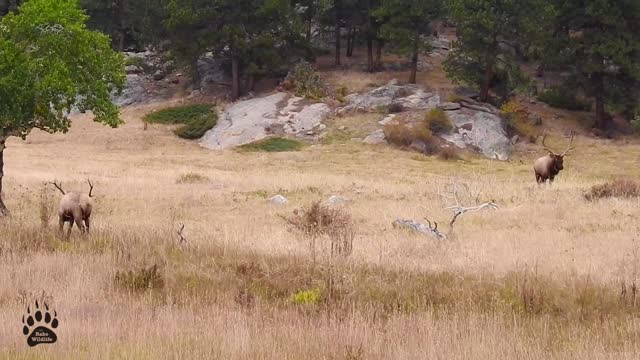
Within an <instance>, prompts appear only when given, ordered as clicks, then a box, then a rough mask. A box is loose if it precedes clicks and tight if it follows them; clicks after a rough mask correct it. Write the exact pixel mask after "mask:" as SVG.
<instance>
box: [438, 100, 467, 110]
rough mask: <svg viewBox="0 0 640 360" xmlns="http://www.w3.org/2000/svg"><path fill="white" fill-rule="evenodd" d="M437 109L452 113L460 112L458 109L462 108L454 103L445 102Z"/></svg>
mask: <svg viewBox="0 0 640 360" xmlns="http://www.w3.org/2000/svg"><path fill="white" fill-rule="evenodd" d="M439 108H440V109H442V110H444V111H453V110H460V108H462V105H460V104H458V103H454V102H445V103H442V104H440V106H439Z"/></svg>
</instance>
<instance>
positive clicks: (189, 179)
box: [176, 172, 209, 184]
mask: <svg viewBox="0 0 640 360" xmlns="http://www.w3.org/2000/svg"><path fill="white" fill-rule="evenodd" d="M208 181H209V178H208V177H206V176H204V175H202V174H198V173H194V172H189V173H186V174H182V175H180V176H179V177H178V179H177V180H176V184H202V183H206V182H208Z"/></svg>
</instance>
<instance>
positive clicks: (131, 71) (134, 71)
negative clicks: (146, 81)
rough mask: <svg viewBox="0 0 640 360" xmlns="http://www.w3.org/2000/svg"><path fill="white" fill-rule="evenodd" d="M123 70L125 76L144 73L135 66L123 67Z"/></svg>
mask: <svg viewBox="0 0 640 360" xmlns="http://www.w3.org/2000/svg"><path fill="white" fill-rule="evenodd" d="M124 70H125V71H126V73H127V74H141V73H143V72H144V70H143V69H142V68H140V67H138V66H135V65H127V66H125V67H124Z"/></svg>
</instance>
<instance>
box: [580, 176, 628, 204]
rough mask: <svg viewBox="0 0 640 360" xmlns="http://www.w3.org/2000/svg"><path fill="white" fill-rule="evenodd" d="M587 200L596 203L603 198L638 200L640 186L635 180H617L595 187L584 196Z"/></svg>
mask: <svg viewBox="0 0 640 360" xmlns="http://www.w3.org/2000/svg"><path fill="white" fill-rule="evenodd" d="M584 197H585V199H587V200H589V201H594V200H598V199H603V198H609V197H617V198H637V197H640V184H639V183H638V182H636V181H634V180H629V179H616V180H614V181H611V182H607V183H604V184H600V185H595V186H593V187H592V188H591V189H590V190H589V191H587V192H586V193H585V195H584Z"/></svg>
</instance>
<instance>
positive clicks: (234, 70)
mask: <svg viewBox="0 0 640 360" xmlns="http://www.w3.org/2000/svg"><path fill="white" fill-rule="evenodd" d="M239 62H240V61H239V59H238V57H237V56H235V55H234V56H232V57H231V100H233V101H236V100H238V98H239V97H240V69H239V66H240V64H239Z"/></svg>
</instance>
